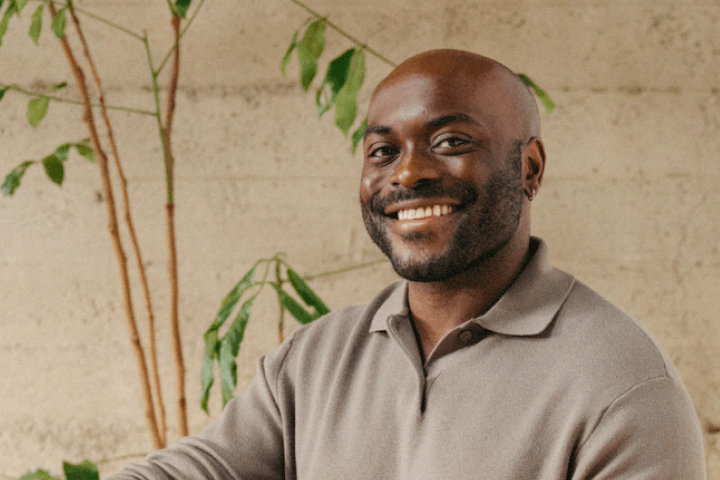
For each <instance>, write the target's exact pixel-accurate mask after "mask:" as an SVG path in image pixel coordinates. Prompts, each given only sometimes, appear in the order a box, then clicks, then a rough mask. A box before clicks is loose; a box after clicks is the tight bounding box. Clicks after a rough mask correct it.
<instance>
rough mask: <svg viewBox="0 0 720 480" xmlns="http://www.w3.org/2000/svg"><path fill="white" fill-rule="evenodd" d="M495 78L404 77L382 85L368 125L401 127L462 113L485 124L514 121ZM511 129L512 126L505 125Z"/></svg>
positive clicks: (504, 123)
mask: <svg viewBox="0 0 720 480" xmlns="http://www.w3.org/2000/svg"><path fill="white" fill-rule="evenodd" d="M501 90H502V89H501V88H499V85H497V82H493V81H492V79H484V78H482V79H478V78H469V77H467V76H463V75H417V74H413V75H405V76H401V77H398V78H393V79H391V80H390V81H386V82H383V84H381V85H380V87H378V89H377V90H376V92H375V94H374V95H373V98H372V100H371V102H370V107H369V109H368V126H369V127H377V126H388V127H393V126H400V125H403V124H405V123H407V122H413V121H422V122H427V121H432V120H433V119H434V118H437V117H441V116H445V115H457V114H463V115H466V116H469V117H471V118H472V119H473V120H474V121H475V122H477V123H479V124H482V125H486V126H488V127H490V126H493V125H496V124H497V125H506V124H508V121H509V120H510V119H511V118H512V115H511V111H512V109H511V108H510V105H509V102H508V101H507V95H504V94H503V92H502V91H501ZM506 126H509V125H506Z"/></svg>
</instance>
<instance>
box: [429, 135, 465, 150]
mask: <svg viewBox="0 0 720 480" xmlns="http://www.w3.org/2000/svg"><path fill="white" fill-rule="evenodd" d="M466 143H469V142H468V141H467V140H465V139H463V138H460V137H445V138H442V139H440V140H439V141H437V142H435V145H433V148H440V149H443V148H454V147H459V146H461V145H465V144H466Z"/></svg>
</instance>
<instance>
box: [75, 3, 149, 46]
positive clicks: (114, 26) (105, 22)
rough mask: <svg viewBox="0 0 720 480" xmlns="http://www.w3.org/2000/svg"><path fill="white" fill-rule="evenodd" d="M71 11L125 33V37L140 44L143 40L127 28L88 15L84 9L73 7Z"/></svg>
mask: <svg viewBox="0 0 720 480" xmlns="http://www.w3.org/2000/svg"><path fill="white" fill-rule="evenodd" d="M73 9H74V10H75V11H76V12H80V13H81V14H83V15H85V16H86V17H88V18H92V19H93V20H95V21H97V22H100V23H103V24H105V25H107V26H108V27H110V28H114V29H115V30H118V31H120V32H123V33H125V34H127V35H130V36H131V37H133V38H135V39H137V40H140V41H141V42H142V38H143V37H142V35H139V34H137V33H135V32H133V31H132V30H130V29H129V28H125V27H123V26H122V25H118V24H117V23H114V22H111V21H110V20H108V19H107V18H103V17H101V16H99V15H95V14H94V13H90V12H88V11H87V10H85V9H82V8H77V7H73Z"/></svg>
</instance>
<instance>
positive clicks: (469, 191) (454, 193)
mask: <svg viewBox="0 0 720 480" xmlns="http://www.w3.org/2000/svg"><path fill="white" fill-rule="evenodd" d="M426 198H451V199H453V200H455V201H456V202H458V203H459V204H460V205H459V207H460V208H462V207H464V206H466V205H469V204H472V203H475V202H476V201H477V199H478V192H477V190H476V189H475V188H474V187H473V186H471V185H469V184H467V183H455V184H453V185H449V186H441V185H438V184H436V183H432V184H421V185H419V186H417V187H415V188H413V189H410V188H406V187H398V189H397V190H394V191H393V192H391V193H389V194H388V195H385V196H384V197H380V196H375V197H373V198H372V200H370V210H371V211H372V212H373V213H374V214H378V215H384V214H385V209H386V208H387V207H388V206H390V205H392V204H393V203H397V202H402V201H407V200H422V199H426Z"/></svg>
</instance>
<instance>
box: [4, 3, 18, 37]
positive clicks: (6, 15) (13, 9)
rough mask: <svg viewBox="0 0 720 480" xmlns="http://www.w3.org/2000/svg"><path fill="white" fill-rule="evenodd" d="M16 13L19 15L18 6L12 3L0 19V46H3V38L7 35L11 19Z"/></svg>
mask: <svg viewBox="0 0 720 480" xmlns="http://www.w3.org/2000/svg"><path fill="white" fill-rule="evenodd" d="M14 13H17V5H16V3H15V2H10V5H8V7H7V9H6V10H5V13H4V14H3V17H2V19H0V46H1V45H2V39H3V37H4V36H5V34H6V33H7V29H8V24H9V23H10V17H12V16H13V14H14Z"/></svg>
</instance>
